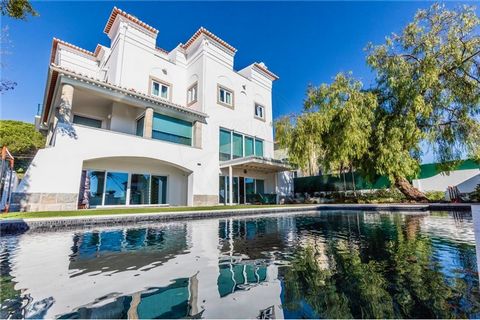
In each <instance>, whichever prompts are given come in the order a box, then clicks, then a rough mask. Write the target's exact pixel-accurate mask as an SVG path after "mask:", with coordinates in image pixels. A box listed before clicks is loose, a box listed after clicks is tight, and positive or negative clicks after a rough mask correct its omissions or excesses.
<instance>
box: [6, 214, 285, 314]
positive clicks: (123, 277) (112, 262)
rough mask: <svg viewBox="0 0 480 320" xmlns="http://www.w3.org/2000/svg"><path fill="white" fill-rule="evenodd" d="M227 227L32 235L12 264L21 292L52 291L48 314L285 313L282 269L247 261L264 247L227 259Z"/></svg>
mask: <svg viewBox="0 0 480 320" xmlns="http://www.w3.org/2000/svg"><path fill="white" fill-rule="evenodd" d="M231 221H233V220H231ZM219 229H220V228H219V221H218V220H216V219H212V220H199V221H189V222H188V223H185V224H180V223H178V224H176V223H165V224H158V225H149V227H148V228H134V229H128V228H125V229H110V228H102V229H100V231H94V232H91V231H84V232H78V233H75V234H73V235H72V233H71V232H68V231H64V232H55V233H48V234H45V236H43V235H40V236H35V234H26V235H24V236H22V237H21V238H20V239H19V245H18V248H20V250H19V251H18V252H17V254H16V261H15V264H14V266H13V267H12V272H11V273H12V276H13V277H14V278H15V281H16V283H17V285H16V287H15V289H17V290H21V292H22V294H24V295H29V297H31V301H32V304H33V303H35V302H38V301H41V300H42V299H44V298H45V297H50V296H51V297H52V301H53V303H52V304H49V305H48V307H45V308H44V309H43V310H41V311H42V314H44V316H45V317H46V318H55V317H66V318H72V317H73V318H78V317H80V318H176V317H180V318H190V317H204V318H239V317H241V318H255V317H257V316H259V314H260V313H261V312H262V310H263V312H264V313H265V314H267V313H268V314H270V313H273V314H275V316H276V317H277V318H281V317H282V315H283V313H282V311H281V307H280V305H281V301H280V293H281V287H280V281H279V280H278V279H277V274H278V267H277V266H276V265H274V264H272V263H266V262H265V261H264V260H262V259H260V258H259V259H257V260H253V259H251V258H248V259H246V258H245V259H244V257H246V253H248V252H249V253H252V252H255V253H256V254H257V255H258V256H260V254H261V250H257V251H248V250H247V251H245V252H242V251H241V250H240V251H238V250H236V252H237V253H236V255H235V257H234V256H230V254H228V256H227V259H225V254H224V253H223V252H221V251H220V250H219V249H220V247H222V246H223V242H224V241H226V240H225V239H219V237H218V235H219ZM267 229H268V228H267ZM38 239H41V241H38ZM229 239H231V240H233V239H232V238H231V237H230V236H229ZM270 239H275V238H274V237H273V236H272V237H270ZM228 241H230V240H228ZM233 241H234V242H235V241H236V240H233ZM219 245H220V246H219ZM275 246H278V242H277V241H273V242H272V243H271V245H270V244H269V248H273V247H275ZM234 247H235V246H234ZM265 250H266V249H265ZM252 256H253V254H252ZM232 272H233V273H232ZM245 306H248V308H245ZM271 306H274V307H273V308H271ZM269 308H271V310H270V309H269ZM265 310H266V311H265Z"/></svg>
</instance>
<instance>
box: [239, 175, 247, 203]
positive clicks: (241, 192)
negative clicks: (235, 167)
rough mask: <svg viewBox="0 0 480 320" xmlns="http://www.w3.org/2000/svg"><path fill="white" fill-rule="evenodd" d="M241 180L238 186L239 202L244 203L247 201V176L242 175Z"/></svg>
mask: <svg viewBox="0 0 480 320" xmlns="http://www.w3.org/2000/svg"><path fill="white" fill-rule="evenodd" d="M239 180H240V183H239V186H238V189H239V198H240V199H239V203H240V204H244V203H245V178H244V177H240V178H239Z"/></svg>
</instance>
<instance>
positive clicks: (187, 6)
mask: <svg viewBox="0 0 480 320" xmlns="http://www.w3.org/2000/svg"><path fill="white" fill-rule="evenodd" d="M462 3H465V2H462ZM431 4H432V3H431V2H296V3H295V2H201V3H200V2H194V3H192V2H143V1H142V2H127V1H121V2H109V1H102V2H93V1H75V2H58V1H42V2H33V5H34V7H35V9H36V10H37V11H38V12H39V13H40V16H39V17H30V18H28V20H27V21H14V20H11V19H8V18H4V17H2V21H1V24H2V28H5V27H8V30H9V42H10V43H9V44H8V45H7V46H6V47H4V49H6V50H7V51H9V52H8V54H6V55H4V56H3V57H2V63H3V68H2V78H4V79H9V80H13V81H16V82H17V83H18V85H17V87H16V88H15V89H14V90H12V91H9V92H7V93H5V94H3V95H2V96H1V97H0V99H1V105H2V107H1V114H0V116H1V118H2V119H17V120H23V121H27V122H33V117H34V115H35V113H36V111H37V105H38V104H39V103H42V101H43V93H44V89H45V81H46V75H47V68H48V62H49V55H50V50H51V43H52V38H53V37H57V38H60V39H62V40H65V41H67V42H70V43H73V44H75V45H78V46H80V47H82V48H85V49H87V50H91V51H93V50H94V49H95V46H96V45H97V43H100V44H104V45H109V39H108V37H107V36H106V35H105V34H103V28H104V26H105V23H106V21H107V19H108V17H109V15H110V12H111V10H112V8H113V6H117V7H119V8H120V9H122V10H124V11H127V12H128V13H130V14H133V15H135V16H137V17H138V18H140V19H141V20H143V21H144V22H146V23H148V24H150V25H152V26H153V27H155V28H157V29H158V30H159V31H160V32H159V35H158V38H157V45H158V46H159V47H162V48H165V49H167V50H171V49H173V48H174V47H175V46H176V45H177V44H178V43H180V42H185V41H186V40H188V38H189V37H190V36H191V35H192V34H193V33H194V32H195V31H196V30H197V29H198V28H199V27H200V26H204V27H206V28H207V29H209V30H210V31H212V32H213V33H215V34H216V35H218V36H219V37H221V38H222V39H224V40H225V41H227V42H228V43H230V44H231V45H233V46H234V47H236V48H237V49H238V51H237V54H236V57H235V68H236V69H237V70H239V69H241V68H243V67H244V66H246V65H248V64H250V63H252V62H254V61H264V62H265V63H266V64H267V66H268V67H269V69H270V70H272V71H273V72H275V73H276V74H278V75H279V76H280V80H278V81H277V82H275V84H274V90H273V116H274V118H276V117H278V116H279V115H283V114H287V113H292V112H298V111H299V110H301V108H302V103H303V99H304V94H305V90H306V87H307V85H308V84H320V83H323V82H330V81H331V79H332V77H334V76H335V74H336V73H337V72H339V71H353V74H354V76H356V77H357V78H359V79H361V80H362V81H363V83H364V85H365V86H369V85H370V84H371V83H372V81H373V77H372V74H371V72H370V69H369V68H368V66H367V65H366V63H365V53H364V51H363V48H364V47H365V46H366V44H367V43H368V42H369V41H371V42H373V43H382V42H383V41H384V38H385V36H386V35H389V34H390V33H391V32H395V31H396V32H399V31H400V30H401V28H402V27H403V26H405V25H406V24H407V23H408V22H409V21H411V19H412V17H413V15H414V14H415V12H416V10H417V9H419V8H426V7H428V6H430V5H431ZM448 5H449V6H455V5H457V3H452V2H449V3H448Z"/></svg>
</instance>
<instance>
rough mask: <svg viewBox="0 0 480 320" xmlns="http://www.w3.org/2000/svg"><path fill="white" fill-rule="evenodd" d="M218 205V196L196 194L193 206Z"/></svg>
mask: <svg viewBox="0 0 480 320" xmlns="http://www.w3.org/2000/svg"><path fill="white" fill-rule="evenodd" d="M217 204H218V196H217V195H209V194H194V195H193V206H214V205H217Z"/></svg>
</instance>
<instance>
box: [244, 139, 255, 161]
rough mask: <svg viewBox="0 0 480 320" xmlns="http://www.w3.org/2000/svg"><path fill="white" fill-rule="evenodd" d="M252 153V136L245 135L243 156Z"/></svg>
mask: <svg viewBox="0 0 480 320" xmlns="http://www.w3.org/2000/svg"><path fill="white" fill-rule="evenodd" d="M251 155H253V138H249V137H245V157H248V156H251Z"/></svg>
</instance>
